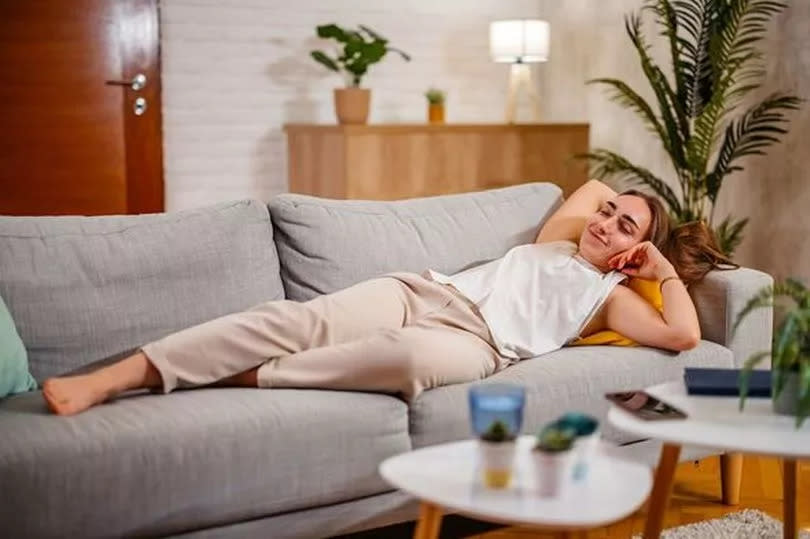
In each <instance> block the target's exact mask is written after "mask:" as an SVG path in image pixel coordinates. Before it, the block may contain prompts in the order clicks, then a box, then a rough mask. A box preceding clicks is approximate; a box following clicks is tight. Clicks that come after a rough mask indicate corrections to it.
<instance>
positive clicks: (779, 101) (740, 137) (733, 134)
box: [706, 95, 802, 203]
mask: <svg viewBox="0 0 810 539" xmlns="http://www.w3.org/2000/svg"><path fill="white" fill-rule="evenodd" d="M801 102H802V100H801V99H799V98H798V97H796V96H792V95H772V96H770V97H768V98H767V99H765V100H763V101H762V102H761V103H759V104H758V105H755V106H753V107H751V108H750V109H748V110H747V111H746V112H745V113H744V114H743V115H742V116H741V117H740V118H739V119H738V120H736V121H733V122H731V123H730V124H729V125H728V127H727V128H726V132H725V136H724V138H723V143H722V145H721V146H720V151H719V152H718V154H717V161H716V163H715V165H714V170H712V172H710V173H709V174H708V175H707V177H706V191H707V193H706V194H707V196H708V197H709V200H711V202H712V203H714V202H715V201H716V200H717V194H718V192H719V190H720V186H721V185H722V182H723V179H724V178H725V177H726V176H727V175H729V174H731V173H733V172H735V171H738V170H742V167H741V166H739V165H735V164H734V162H735V161H738V160H739V159H741V158H742V157H745V156H746V155H764V153H765V152H763V151H762V150H763V148H766V147H768V146H770V145H771V144H774V143H776V142H779V140H780V139H779V136H780V135H784V134H785V133H787V130H786V129H785V128H784V127H781V124H785V123H787V122H788V119H787V117H786V116H785V114H784V113H783V112H782V111H786V110H796V109H798V108H799V105H800V104H801Z"/></svg>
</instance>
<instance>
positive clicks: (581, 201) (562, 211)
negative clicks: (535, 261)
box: [534, 180, 616, 243]
mask: <svg viewBox="0 0 810 539" xmlns="http://www.w3.org/2000/svg"><path fill="white" fill-rule="evenodd" d="M615 196H616V192H615V191H614V190H613V189H611V188H610V187H608V186H607V185H605V184H604V183H602V182H600V181H599V180H590V181H589V182H588V183H586V184H585V185H583V186H581V187H580V188H579V189H577V190H576V191H574V193H573V194H572V195H571V196H570V197H568V199H567V200H566V201H565V202H564V203H563V205H562V206H560V207H559V208H558V209H557V211H555V212H554V213H553V214H552V216H551V217H549V219H548V221H546V222H545V223H544V224H543V226H542V228H540V232H539V233H538V234H537V239H535V240H534V242H535V243H546V242H549V241H559V240H569V241H574V242H576V241H579V236H580V235H581V234H582V230H583V229H584V228H585V220H586V219H587V218H588V217H589V216H590V215H591V214H593V213H595V212H597V211H598V210H599V208H600V207H601V206H602V204H604V203H605V202H606V201H608V200H610V199H611V198H613V197H615Z"/></svg>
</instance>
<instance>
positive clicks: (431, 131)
mask: <svg viewBox="0 0 810 539" xmlns="http://www.w3.org/2000/svg"><path fill="white" fill-rule="evenodd" d="M284 131H285V132H286V134H287V157H288V160H287V163H288V170H289V180H290V192H293V193H304V194H309V195H316V196H322V197H328V198H352V199H367V200H394V199H401V198H412V197H421V196H432V195H439V194H448V193H460V192H465V191H478V190H482V189H491V188H496V187H504V186H507V185H515V184H518V183H526V182H534V181H551V182H554V183H556V184H557V185H559V186H560V187H562V189H563V193H564V194H565V195H566V196H568V195H570V194H571V193H572V192H573V191H574V190H575V189H576V188H577V187H579V186H580V185H582V184H583V183H585V181H586V180H587V165H586V163H585V162H583V161H580V160H574V159H572V156H573V155H574V154H577V153H583V152H587V151H588V124H444V125H430V124H412V125H411V124H377V125H374V124H371V125H311V124H288V125H285V126H284Z"/></svg>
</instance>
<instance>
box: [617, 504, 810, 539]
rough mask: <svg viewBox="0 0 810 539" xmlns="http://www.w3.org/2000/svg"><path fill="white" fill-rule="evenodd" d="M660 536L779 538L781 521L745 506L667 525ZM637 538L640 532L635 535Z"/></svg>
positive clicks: (809, 537) (809, 538)
mask: <svg viewBox="0 0 810 539" xmlns="http://www.w3.org/2000/svg"><path fill="white" fill-rule="evenodd" d="M661 537H662V539H707V538H711V539H742V538H745V539H749V538H750V539H778V538H781V537H782V523H781V522H780V521H778V520H776V519H775V518H773V517H771V516H769V515H766V514H765V513H763V512H762V511H759V510H757V509H746V510H744V511H739V512H737V513H731V514H728V515H725V516H724V517H722V518H715V519H712V520H704V521H702V522H695V523H693V524H686V525H684V526H678V527H676V528H669V529H668V530H664V531H663V533H661ZM633 538H634V539H640V538H641V535H634V536H633ZM799 538H800V539H810V533H808V532H804V531H800V532H799Z"/></svg>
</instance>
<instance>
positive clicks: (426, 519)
mask: <svg viewBox="0 0 810 539" xmlns="http://www.w3.org/2000/svg"><path fill="white" fill-rule="evenodd" d="M441 525H442V510H441V508H439V507H438V506H436V505H433V504H432V503H427V502H422V504H421V505H420V506H419V522H417V523H416V530H415V531H414V533H413V539H437V538H438V537H439V528H440V527H441Z"/></svg>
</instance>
